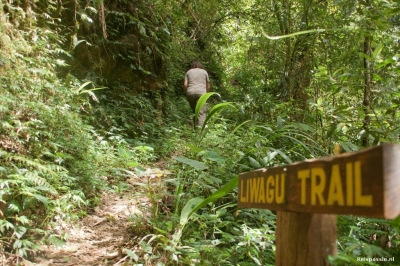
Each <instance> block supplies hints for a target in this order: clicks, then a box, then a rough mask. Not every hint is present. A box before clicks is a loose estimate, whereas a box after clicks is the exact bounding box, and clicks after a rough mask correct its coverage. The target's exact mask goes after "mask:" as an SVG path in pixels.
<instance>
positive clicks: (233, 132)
mask: <svg viewBox="0 0 400 266" xmlns="http://www.w3.org/2000/svg"><path fill="white" fill-rule="evenodd" d="M248 122H251V120H247V121H244V122H243V123H241V124H239V125H238V126H236V127H235V128H234V129H233V131H232V132H231V134H235V132H236V131H238V130H239V129H240V128H241V127H242V126H244V125H245V124H247V123H248Z"/></svg>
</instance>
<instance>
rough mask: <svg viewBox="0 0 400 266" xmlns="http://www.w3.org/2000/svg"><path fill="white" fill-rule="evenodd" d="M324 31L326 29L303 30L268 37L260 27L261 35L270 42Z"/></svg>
mask: <svg viewBox="0 0 400 266" xmlns="http://www.w3.org/2000/svg"><path fill="white" fill-rule="evenodd" d="M324 31H326V29H315V30H304V31H298V32H294V33H291V34H286V35H281V36H269V35H267V34H266V33H265V32H264V29H263V28H262V27H261V32H262V34H263V35H264V36H265V37H266V38H268V39H270V40H279V39H284V38H288V37H293V36H297V35H302V34H309V33H320V32H324Z"/></svg>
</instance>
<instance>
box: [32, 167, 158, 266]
mask: <svg viewBox="0 0 400 266" xmlns="http://www.w3.org/2000/svg"><path fill="white" fill-rule="evenodd" d="M143 173H144V174H143V175H140V176H133V177H131V178H129V179H127V180H125V181H124V182H123V184H122V188H123V189H122V190H123V191H122V192H121V191H120V192H119V193H117V192H114V191H104V192H103V194H102V197H101V203H100V204H99V205H98V206H96V207H95V208H94V209H92V210H91V211H90V212H88V214H87V215H86V216H85V217H84V218H83V219H81V220H79V221H78V222H76V223H74V224H72V225H67V224H63V223H59V228H56V231H55V233H58V234H59V233H61V232H65V233H66V234H67V235H68V240H67V242H66V244H65V245H64V246H62V247H59V248H57V247H55V246H54V245H49V246H43V247H42V248H41V252H40V256H39V257H37V258H36V259H35V262H34V263H32V264H30V262H28V261H26V263H25V265H28V266H31V265H36V266H55V265H63V266H75V265H79V266H89V265H90V266H94V265H96V266H97V265H99V266H100V265H116V266H117V265H126V264H124V263H126V262H129V261H130V259H131V258H130V257H129V256H128V254H127V252H126V249H128V250H131V251H135V253H136V254H138V253H139V249H140V245H139V242H140V240H141V239H142V238H143V236H144V234H146V232H149V226H150V225H149V222H148V218H149V217H150V216H151V213H150V212H151V210H152V208H151V206H152V202H151V201H152V199H151V198H149V197H148V196H147V195H149V192H150V193H153V194H155V193H157V192H158V193H157V194H158V195H160V194H159V193H160V188H161V186H162V182H161V178H162V176H163V175H162V174H160V173H162V171H160V170H158V169H148V170H146V172H143ZM119 185H121V183H120V184H119ZM149 189H150V190H151V191H149ZM120 190H121V188H120Z"/></svg>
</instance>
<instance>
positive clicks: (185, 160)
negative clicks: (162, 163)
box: [172, 156, 208, 170]
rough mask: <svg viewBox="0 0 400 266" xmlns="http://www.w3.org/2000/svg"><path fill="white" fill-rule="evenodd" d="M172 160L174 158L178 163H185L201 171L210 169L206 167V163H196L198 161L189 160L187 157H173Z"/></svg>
mask: <svg viewBox="0 0 400 266" xmlns="http://www.w3.org/2000/svg"><path fill="white" fill-rule="evenodd" d="M172 158H174V159H175V160H177V161H180V162H181V163H185V164H187V165H190V166H192V167H194V168H196V169H199V170H205V169H207V168H208V166H207V165H205V164H204V163H202V162H199V161H196V160H192V159H189V158H186V157H179V156H172Z"/></svg>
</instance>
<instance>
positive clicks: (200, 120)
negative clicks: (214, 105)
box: [186, 94, 206, 127]
mask: <svg viewBox="0 0 400 266" xmlns="http://www.w3.org/2000/svg"><path fill="white" fill-rule="evenodd" d="M201 95H202V94H190V95H186V99H187V101H188V102H189V105H190V107H191V108H192V110H193V113H195V110H196V104H197V101H198V100H199V99H200V97H201ZM194 119H195V121H196V118H194ZM205 120H206V105H205V104H204V105H203V107H202V108H201V110H200V113H199V117H198V119H197V125H198V126H200V127H202V126H203V124H204V121H205Z"/></svg>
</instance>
